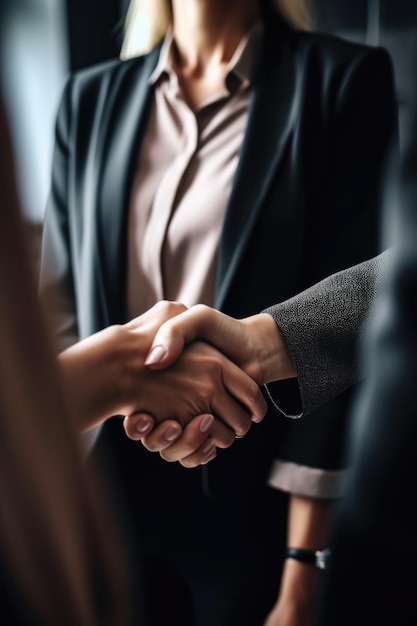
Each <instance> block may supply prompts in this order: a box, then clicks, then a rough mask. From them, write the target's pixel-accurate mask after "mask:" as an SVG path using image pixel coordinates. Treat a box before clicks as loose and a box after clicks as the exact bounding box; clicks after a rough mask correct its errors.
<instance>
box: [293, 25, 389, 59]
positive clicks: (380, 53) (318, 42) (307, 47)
mask: <svg viewBox="0 0 417 626" xmlns="http://www.w3.org/2000/svg"><path fill="white" fill-rule="evenodd" d="M293 41H294V42H295V45H296V47H297V48H298V49H299V50H300V51H301V52H303V53H304V54H305V55H307V56H314V57H315V58H316V59H317V60H319V61H321V62H322V63H325V64H333V65H340V64H349V63H352V62H355V61H357V60H363V59H370V60H372V62H375V63H377V64H378V63H382V64H386V63H389V64H391V57H390V55H389V53H388V51H387V50H386V49H385V48H383V47H381V46H371V45H368V44H366V43H362V42H357V41H351V40H349V39H346V38H344V37H342V36H340V35H335V34H330V33H324V32H317V31H309V32H307V31H298V32H294V33H293Z"/></svg>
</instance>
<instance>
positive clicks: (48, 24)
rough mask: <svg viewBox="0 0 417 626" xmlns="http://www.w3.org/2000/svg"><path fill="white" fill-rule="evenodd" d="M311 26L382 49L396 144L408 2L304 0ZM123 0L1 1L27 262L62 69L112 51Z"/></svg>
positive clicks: (415, 13)
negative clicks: (394, 104)
mask: <svg viewBox="0 0 417 626" xmlns="http://www.w3.org/2000/svg"><path fill="white" fill-rule="evenodd" d="M311 2H312V8H313V13H314V16H315V29H316V30H318V31H322V32H328V33H334V34H337V35H340V36H342V37H345V38H347V39H351V40H353V41H359V42H365V43H368V44H370V45H381V46H384V47H385V48H387V50H388V51H389V52H390V54H391V57H392V60H393V63H394V68H395V76H396V89H397V97H398V103H399V112H400V141H401V138H402V137H404V136H406V134H407V132H408V104H409V100H410V94H411V90H412V87H413V84H414V81H416V80H417V67H415V65H414V64H413V63H412V61H411V60H412V59H416V58H417V55H416V47H417V37H416V33H417V1H416V0H311ZM128 4H129V0H3V1H2V2H1V6H2V11H1V14H0V17H1V22H0V28H1V29H2V37H1V39H0V40H1V41H2V42H3V49H2V50H1V51H0V63H1V72H2V77H3V79H4V84H5V94H4V96H5V98H6V102H7V107H8V110H9V117H10V122H11V124H12V130H13V133H14V141H15V147H16V150H15V152H16V167H17V172H18V177H19V183H20V189H21V204H22V208H23V213H24V218H25V223H26V225H27V232H28V237H29V243H30V245H31V249H32V251H33V257H34V263H35V267H37V264H38V258H39V242H40V236H41V231H42V221H43V212H44V207H45V204H46V197H47V193H48V189H49V177H50V170H51V158H52V146H53V132H54V120H55V114H56V110H57V106H58V101H59V96H60V93H61V90H62V87H63V84H64V81H65V79H66V77H67V76H68V74H69V73H71V72H73V71H75V70H77V69H80V68H82V67H86V66H88V65H91V64H93V63H97V62H100V61H103V60H106V59H111V58H115V57H117V56H118V55H119V52H120V47H121V43H122V36H123V24H124V20H125V17H126V12H127V8H128Z"/></svg>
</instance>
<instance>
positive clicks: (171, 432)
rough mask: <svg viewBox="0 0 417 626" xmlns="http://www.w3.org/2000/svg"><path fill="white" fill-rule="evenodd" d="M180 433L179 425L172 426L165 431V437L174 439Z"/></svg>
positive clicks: (168, 439) (170, 439)
mask: <svg viewBox="0 0 417 626" xmlns="http://www.w3.org/2000/svg"><path fill="white" fill-rule="evenodd" d="M180 433H181V429H180V427H179V426H170V427H169V428H168V430H166V431H165V433H164V439H165V440H166V441H174V439H177V437H178V435H179V434H180Z"/></svg>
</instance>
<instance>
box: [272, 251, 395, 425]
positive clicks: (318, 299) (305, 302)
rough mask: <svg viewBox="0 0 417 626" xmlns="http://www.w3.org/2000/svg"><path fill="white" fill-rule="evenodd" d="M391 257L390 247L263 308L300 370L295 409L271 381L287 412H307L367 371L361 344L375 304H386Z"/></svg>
mask: <svg viewBox="0 0 417 626" xmlns="http://www.w3.org/2000/svg"><path fill="white" fill-rule="evenodd" d="M390 258H391V250H386V251H385V252H382V253H381V254H379V255H378V256H376V257H374V258H372V259H369V260H368V261H365V262H363V263H360V264H358V265H355V266H353V267H350V268H348V269H346V270H343V271H340V272H338V273H336V274H332V275H331V276H329V277H327V278H325V279H324V280H322V281H320V282H319V283H317V284H316V285H313V286H312V287H310V288H308V289H306V290H305V291H303V292H301V293H300V294H298V295H296V296H294V297H292V298H290V299H289V300H286V301H285V302H282V303H280V304H277V305H274V306H272V307H269V308H267V309H265V310H264V311H263V313H269V314H270V315H272V317H273V318H274V320H275V321H276V323H277V324H278V326H279V327H280V329H281V331H282V333H283V335H284V337H285V340H286V342H287V345H288V349H289V351H290V354H291V357H292V359H293V362H294V365H295V368H296V371H297V377H298V378H297V380H298V388H299V393H300V397H299V398H297V402H295V406H297V407H298V409H297V410H296V411H294V412H292V411H291V409H288V408H287V405H285V408H284V407H283V406H282V405H281V404H280V397H279V391H276V389H279V387H277V388H275V387H274V385H268V386H267V390H268V392H269V395H270V398H271V400H272V402H273V403H274V405H275V406H276V408H278V409H279V410H280V411H281V412H282V413H284V414H285V415H287V416H288V417H292V418H297V417H301V416H303V415H307V414H308V413H311V412H312V411H314V410H315V409H317V408H318V407H319V406H321V405H323V404H324V403H325V402H327V401H328V400H330V399H331V398H333V397H335V396H337V395H338V394H340V393H342V392H343V391H344V390H346V389H347V388H348V387H350V386H352V385H354V384H355V383H357V382H359V381H360V380H362V379H363V378H364V377H365V376H366V367H365V362H366V358H365V356H366V355H364V354H363V353H362V351H361V350H359V345H362V340H365V338H366V337H364V335H366V333H367V332H368V327H369V321H370V320H369V315H370V311H371V308H373V307H377V306H383V300H381V298H380V295H381V293H382V291H383V289H384V286H385V283H386V279H387V276H388V268H389V265H390ZM300 399H301V409H300Z"/></svg>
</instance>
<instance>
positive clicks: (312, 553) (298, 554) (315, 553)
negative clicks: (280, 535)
mask: <svg viewBox="0 0 417 626" xmlns="http://www.w3.org/2000/svg"><path fill="white" fill-rule="evenodd" d="M330 555H331V552H330V550H329V548H324V550H304V549H303V548H286V550H285V558H286V559H295V560H296V561H301V562H302V563H308V564H309V565H314V567H317V568H318V569H327V567H328V564H329V558H330Z"/></svg>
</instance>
